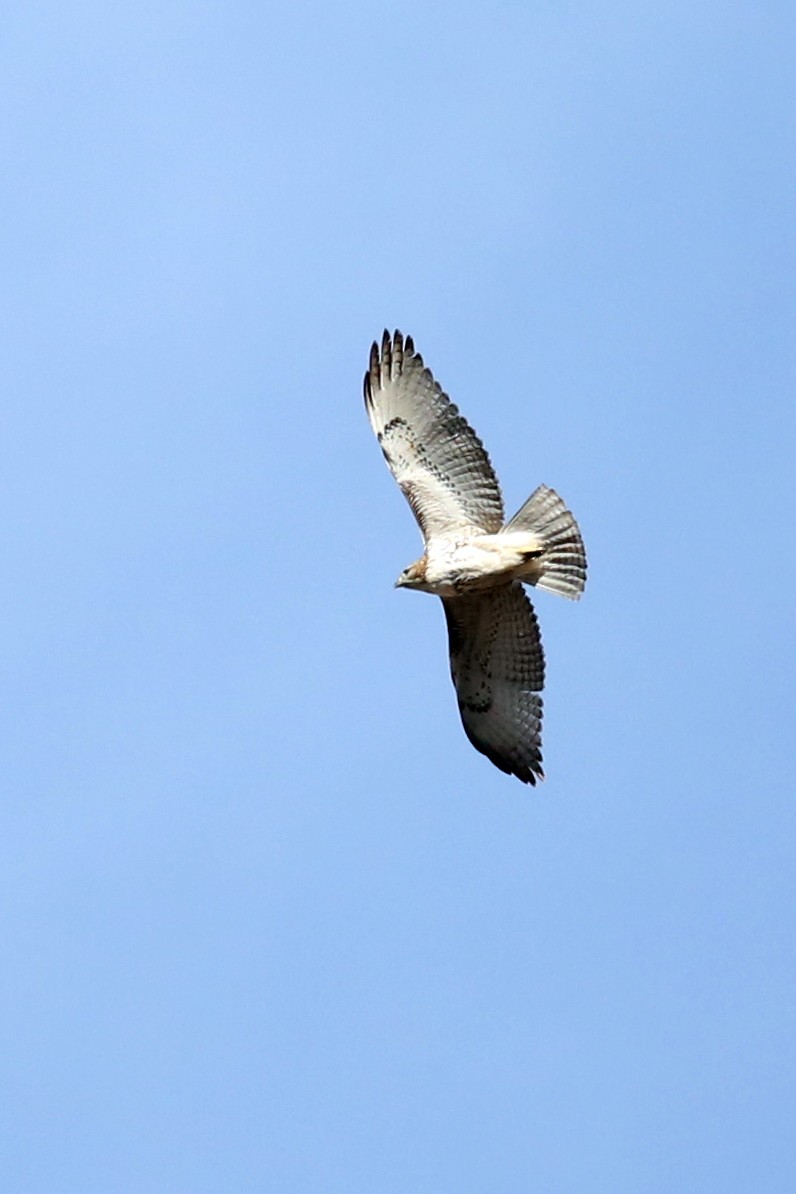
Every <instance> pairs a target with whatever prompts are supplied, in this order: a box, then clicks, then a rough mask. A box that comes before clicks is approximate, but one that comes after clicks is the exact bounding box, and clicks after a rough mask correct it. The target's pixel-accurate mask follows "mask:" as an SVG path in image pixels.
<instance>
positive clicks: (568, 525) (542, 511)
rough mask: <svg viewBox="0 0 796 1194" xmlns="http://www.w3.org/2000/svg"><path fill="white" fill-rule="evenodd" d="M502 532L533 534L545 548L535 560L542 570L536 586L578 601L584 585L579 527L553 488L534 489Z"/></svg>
mask: <svg viewBox="0 0 796 1194" xmlns="http://www.w3.org/2000/svg"><path fill="white" fill-rule="evenodd" d="M503 531H506V532H508V531H528V532H531V533H532V534H534V535H536V536H537V538H538V539H540V540H541V542H542V543H543V545H544V552H543V554H542V555H541V556H540V557H539V558H538V559H537V561H536V563H537V565H538V566H539V567H540V568H541V576H540V577H539V579H538V580H537V581H536V582H535V584H536V587H537V588H539V589H547V590H548V592H550V593H559V594H560V595H561V596H562V597H569V598H571V599H572V600H573V601H577V599H578V598H579V597H580V595H581V593H582V592H583V589H584V587H585V585H586V550H585V548H584V546H583V540H582V539H581V537H580V530H579V529H578V524H577V523H576V522H575V519H574V518H573V516H572V514H570V512H569V510H568V509H567V507H566V506H565V505H564V503H563V502H562V500H561V498H560V497H559V496H558V494H557V493H556V491H555V490H554V489H549V488H548V487H547V485H540V486H539V488H538V489H535V490H534V492H533V493H532V494H531V496H530V497H529V498H528V500H527V502H526V503H525V505H524V506H521V507H520V509H519V510H518V511H517V513H516V514H515V515H514V517H513V518H512V519H510V520H509V522H507V523H506V525H505V526H504V527H503ZM501 533H502V532H501Z"/></svg>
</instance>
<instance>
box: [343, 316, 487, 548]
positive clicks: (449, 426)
mask: <svg viewBox="0 0 796 1194" xmlns="http://www.w3.org/2000/svg"><path fill="white" fill-rule="evenodd" d="M365 406H366V407H367V412H368V418H369V419H370V425H371V427H372V428H373V430H374V431H375V432H376V435H377V437H378V440H379V443H380V445H381V450H382V452H383V453H384V456H385V459H386V461H387V463H388V464H389V466H390V468H391V470H392V473H393V476H394V477H395V479H396V481H397V482H398V484H399V485H400V487H401V489H402V490H403V492H404V494H405V495H406V497H407V499H408V501H409V505H410V506H411V507H412V510H413V511H414V515H415V518H416V519H417V521H418V522H419V523H420V529H421V530H422V532H423V536H424V538H425V539H426V540H429V539H430V538H433V537H434V536H435V535H440V534H447V533H450V532H452V531H456V530H460V529H461V528H463V527H467V526H471V527H475V528H477V529H479V530H482V531H486V532H488V533H494V532H497V531H499V530H500V528H501V526H502V525H503V500H502V498H501V496H500V487H499V485H498V481H497V477H496V476H495V473H494V471H493V469H492V465H491V464H490V461H489V457H488V456H487V454H486V450H485V448H484V445H483V444H482V443H481V441H480V439H479V438H478V436H477V435H476V434H475V432H474V431H473V429H472V427H470V425H469V423H467V421H466V420H465V419H463V418H462V416H461V415H460V414H459V411H458V409H457V408H456V407H455V406H454V404H453V403H452V402H451V400H450V399H449V398H448V396H447V394H445V393H443V391H442V389H441V388H440V386H439V385H437V383H436V382H435V380H434V378H433V377H432V375H431V371H430V370H429V369H427V368H426V367H425V365H424V364H423V358H422V357H421V356H420V354H419V353H417V352H415V348H414V344H413V343H412V340H411V337H409V336H407V338H406V340H404V338H403V336H402V335H401V333H400V332H396V333H395V335H394V336H392V337H391V336H390V334H389V332H386V331H385V333H384V336H383V337H382V341H381V351H379V346H378V344H375V343H374V345H373V347H372V348H371V350H370V367H369V369H368V371H367V373H366V374H365Z"/></svg>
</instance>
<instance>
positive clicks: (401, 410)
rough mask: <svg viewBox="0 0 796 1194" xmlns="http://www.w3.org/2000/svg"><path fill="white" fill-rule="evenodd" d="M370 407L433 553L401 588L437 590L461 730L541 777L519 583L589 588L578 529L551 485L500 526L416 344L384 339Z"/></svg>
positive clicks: (524, 776) (558, 589)
mask: <svg viewBox="0 0 796 1194" xmlns="http://www.w3.org/2000/svg"><path fill="white" fill-rule="evenodd" d="M365 406H366V408H367V412H368V418H369V419H370V425H371V427H372V428H373V430H374V432H375V433H376V437H377V439H378V441H379V444H380V445H381V450H382V452H383V454H384V458H385V460H386V461H387V464H388V465H389V467H390V470H391V471H392V474H393V476H394V477H395V479H396V481H397V482H398V485H399V486H400V488H401V490H402V492H403V493H404V495H405V497H406V499H407V500H408V502H409V505H410V506H411V507H412V512H413V513H414V516H415V518H416V519H417V521H418V523H419V525H420V530H421V531H422V533H423V539H424V542H425V549H424V551H423V554H422V556H421V557H420V559H419V560H416V561H415V563H414V564H410V565H409V567H408V568H405V569H404V571H403V572H402V573H401V575H400V576H399V577H398V580H397V581H396V586H397V587H398V588H402V589H419V590H420V591H421V592H424V593H435V594H436V595H437V596H438V597H440V598H441V599H442V605H443V608H444V610H445V618H446V621H447V625H448V645H449V651H450V668H451V677H452V679H453V684H454V687H455V689H456V697H457V700H458V704H459V712H460V713H461V718H462V724H463V726H464V731H465V733H466V734H467V737H468V738H469V739H470V741H471V742H472V744H473V746H474V747H475V748H476V750H479V751H481V753H482V754H485V755H486V757H487V758H488V759H489V760H490V761H491V762H492V763H494V764H495V766H496V767H499V768H500V770H501V771H505V772H506V773H507V774H509V775H516V777H517V778H518V779H520V780H522V781H523V783H527V784H535V783H536V781H537V780H541V779H544V771H543V770H542V734H541V728H542V698H541V696H540V693H541V691H542V689H543V688H544V670H545V668H544V653H543V651H542V642H541V638H540V635H539V624H538V622H537V620H536V614H535V612H534V608H533V605H532V604H531V602H530V600H529V599H528V596H527V594H526V592H525V589H524V588H523V585H533V586H535V587H536V588H539V589H547V590H548V591H549V592H551V593H559V594H560V595H561V596H562V597H569V598H572V599H573V600H577V599H578V598H579V597H580V595H581V593H582V592H583V588H584V586H585V583H586V552H585V549H584V547H583V540H582V539H581V535H580V530H579V529H578V524H577V522H576V521H575V519H574V518H573V516H572V514H571V513H570V512H569V510H568V509H567V507H566V506H565V505H564V503H563V501H562V500H561V498H560V497H559V496H558V494H557V493H556V492H555V491H554V490H552V489H549V488H548V487H547V486H546V485H540V486H539V488H538V489H536V490H534V492H533V493H532V494H531V496H530V497H529V498H528V500H527V502H525V504H524V505H523V506H521V507H520V509H519V510H518V511H517V513H516V514H515V515H514V517H513V518H510V519H509V521H508V522H504V512H503V498H502V496H501V492H500V486H499V484H498V480H497V477H496V476H495V472H494V469H493V468H492V464H491V462H490V460H489V456H488V455H487V453H486V450H485V448H484V445H483V444H482V443H481V441H480V439H479V438H478V436H477V435H476V434H475V432H474V431H473V429H472V428H471V427H470V425H469V423H467V421H466V420H465V419H464V418H463V417H462V416H461V415H460V414H459V411H458V408H457V407H456V406H455V405H454V404H453V403H452V402H451V400H450V398H449V397H448V395H447V394H445V393H444V392H443V390H442V388H441V387H440V386H439V385H438V384H437V382H436V381H435V380H434V377H433V376H432V374H431V371H430V370H429V369H427V368H426V366H425V364H424V362H423V358H422V357H421V356H420V353H418V352H416V351H415V346H414V344H413V343H412V339H411V337H409V336H407V337H406V338H405V339H404V337H403V336H402V335H401V333H400V332H398V331H396V332H395V334H394V335H393V336H390V334H389V332H387V331H385V333H384V335H383V337H382V341H381V348H380V347H379V345H378V344H376V343H374V344H373V346H372V348H371V350H370V365H369V368H368V370H367V372H366V374H365Z"/></svg>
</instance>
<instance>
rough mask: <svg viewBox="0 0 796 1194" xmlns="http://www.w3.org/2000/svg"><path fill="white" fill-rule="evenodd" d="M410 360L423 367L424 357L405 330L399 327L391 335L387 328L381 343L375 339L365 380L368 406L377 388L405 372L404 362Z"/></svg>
mask: <svg viewBox="0 0 796 1194" xmlns="http://www.w3.org/2000/svg"><path fill="white" fill-rule="evenodd" d="M409 360H411V361H412V362H413V363H417V365H418V366H419V367H420V368H421V369H422V368H423V358H422V357H421V356H420V353H418V352H415V346H414V341H413V340H412V337H411V336H406V337H404V335H403V332H401V331H399V329H398V328H396V329H395V331H394V332H393V333H392V335H390V333H389V331H388V330H387V328H385V329H384V331H383V332H382V334H381V344H379V342H378V341H377V340H374V341H373V343H372V344H371V346H370V361H369V363H368V370H367V373H366V374H365V381H364V393H365V405H366V406H368V407H371V406H372V405H373V394H374V391H375V390H380V389H383V387H384V385H385V384H386V383H387V382H388V381H392V380H393V378H395V377H400V375H401V373H403V368H404V362H405V361H409ZM432 381H433V378H432Z"/></svg>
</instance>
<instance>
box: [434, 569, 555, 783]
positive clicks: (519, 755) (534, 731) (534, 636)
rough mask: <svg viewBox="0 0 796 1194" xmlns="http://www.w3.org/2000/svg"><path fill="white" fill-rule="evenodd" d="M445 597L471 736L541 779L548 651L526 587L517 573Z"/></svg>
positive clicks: (501, 762) (528, 779)
mask: <svg viewBox="0 0 796 1194" xmlns="http://www.w3.org/2000/svg"><path fill="white" fill-rule="evenodd" d="M442 604H443V606H444V607H445V617H446V619H447V622H448V639H449V646H450V662H451V676H452V678H453V683H454V685H455V687H456V696H457V698H458V702H459V712H460V713H461V716H462V724H463V725H464V730H465V733H466V734H467V737H468V738H469V739H470V741H471V742H472V744H473V746H474V747H475V748H476V750H480V751H481V752H482V754H485V755H486V757H487V758H488V759H490V760H491V762H493V763H494V764H495V766H496V767H499V768H500V770H501V771H506V772H508V774H509V775H516V776H517V778H518V779H521V780H522V781H523V782H524V783H527V784H535V783H536V781H537V779H544V771H543V770H542V734H541V730H542V698H541V696H540V695H539V693H540V692H541V691H542V688H543V687H544V653H543V651H542V642H541V639H540V637H539V625H538V623H537V621H536V614H535V613H534V609H533V606H532V605H531V603H530V601H529V600H528V598H527V596H526V595H525V590H524V589H523V587H522V585H521V584H520V583H519V582H517V581H515V582H514V583H512V584H509V585H502V586H501V587H500V588H496V589H490V590H488V591H486V592H484V593H477V594H471V595H468V596H464V597H455V598H452V599H443V602H442Z"/></svg>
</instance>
